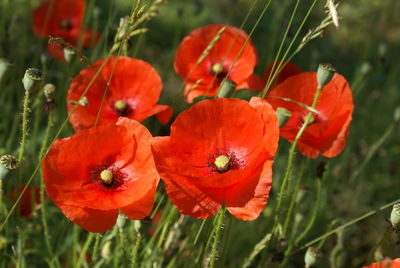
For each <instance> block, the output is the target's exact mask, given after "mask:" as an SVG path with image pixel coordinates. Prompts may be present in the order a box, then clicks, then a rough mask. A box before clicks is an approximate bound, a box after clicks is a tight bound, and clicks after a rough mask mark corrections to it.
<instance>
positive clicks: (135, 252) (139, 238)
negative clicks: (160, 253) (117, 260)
mask: <svg viewBox="0 0 400 268" xmlns="http://www.w3.org/2000/svg"><path fill="white" fill-rule="evenodd" d="M141 241H142V236H141V235H140V233H137V234H136V240H135V246H134V247H133V250H132V254H131V268H136V267H138V252H139V247H140V242H141Z"/></svg>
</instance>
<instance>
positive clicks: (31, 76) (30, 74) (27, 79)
mask: <svg viewBox="0 0 400 268" xmlns="http://www.w3.org/2000/svg"><path fill="white" fill-rule="evenodd" d="M43 78H44V75H43V73H42V72H41V71H40V70H38V69H36V68H29V69H27V70H26V71H25V75H24V78H23V79H22V83H23V84H24V88H25V90H26V91H32V90H35V89H36V88H38V87H39V85H40V82H41V81H42V80H43Z"/></svg>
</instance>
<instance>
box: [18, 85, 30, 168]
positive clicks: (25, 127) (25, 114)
mask: <svg viewBox="0 0 400 268" xmlns="http://www.w3.org/2000/svg"><path fill="white" fill-rule="evenodd" d="M30 95H31V94H30V92H29V90H25V97H24V107H23V113H22V137H21V146H20V149H19V155H18V161H19V163H22V159H23V157H24V152H25V144H26V136H27V135H28V113H29V101H30Z"/></svg>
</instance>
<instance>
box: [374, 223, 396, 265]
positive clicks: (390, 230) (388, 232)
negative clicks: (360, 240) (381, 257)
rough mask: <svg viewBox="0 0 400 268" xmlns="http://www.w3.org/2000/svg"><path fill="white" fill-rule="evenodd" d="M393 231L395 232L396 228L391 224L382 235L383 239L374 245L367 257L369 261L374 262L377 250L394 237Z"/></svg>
mask: <svg viewBox="0 0 400 268" xmlns="http://www.w3.org/2000/svg"><path fill="white" fill-rule="evenodd" d="M393 232H394V228H392V227H391V226H390V227H388V229H387V230H386V232H385V234H384V235H383V236H382V238H381V240H380V241H379V242H378V243H377V244H376V245H375V246H374V248H373V249H372V250H371V252H370V253H369V256H368V258H367V260H368V263H372V262H373V261H374V256H375V252H376V251H377V250H378V249H379V248H380V247H381V246H383V245H385V244H386V242H387V241H388V240H389V239H390V238H391V237H392V234H393Z"/></svg>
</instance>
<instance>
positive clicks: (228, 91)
mask: <svg viewBox="0 0 400 268" xmlns="http://www.w3.org/2000/svg"><path fill="white" fill-rule="evenodd" d="M235 88H236V84H235V82H233V81H232V80H230V79H225V80H224V81H223V82H222V84H221V87H220V88H219V91H218V98H229V97H230V96H232V94H233V92H234V91H235Z"/></svg>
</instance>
